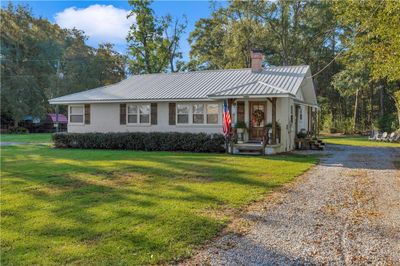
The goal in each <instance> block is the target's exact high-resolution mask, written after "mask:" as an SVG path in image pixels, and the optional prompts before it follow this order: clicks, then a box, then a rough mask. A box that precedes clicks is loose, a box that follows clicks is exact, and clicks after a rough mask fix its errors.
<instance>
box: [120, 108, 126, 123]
mask: <svg viewBox="0 0 400 266" xmlns="http://www.w3.org/2000/svg"><path fill="white" fill-rule="evenodd" d="M119 124H120V125H126V103H121V104H120V105H119Z"/></svg>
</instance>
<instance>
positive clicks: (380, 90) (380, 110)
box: [379, 85, 384, 118]
mask: <svg viewBox="0 0 400 266" xmlns="http://www.w3.org/2000/svg"><path fill="white" fill-rule="evenodd" d="M379 96H380V98H379V101H380V102H379V103H380V105H379V114H380V118H383V114H384V106H383V86H382V85H380V86H379Z"/></svg>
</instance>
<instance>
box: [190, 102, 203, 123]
mask: <svg viewBox="0 0 400 266" xmlns="http://www.w3.org/2000/svg"><path fill="white" fill-rule="evenodd" d="M193 124H204V104H193Z"/></svg>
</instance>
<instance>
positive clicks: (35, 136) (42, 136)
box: [1, 133, 51, 143]
mask: <svg viewBox="0 0 400 266" xmlns="http://www.w3.org/2000/svg"><path fill="white" fill-rule="evenodd" d="M1 141H3V142H32V143H46V142H51V133H29V134H1Z"/></svg>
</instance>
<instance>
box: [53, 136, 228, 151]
mask: <svg viewBox="0 0 400 266" xmlns="http://www.w3.org/2000/svg"><path fill="white" fill-rule="evenodd" d="M53 141H54V144H55V146H56V147H57V148H81V149H120V150H142V151H190V152H223V151H224V150H225V148H224V141H225V139H224V136H223V135H222V134H205V133H198V134H194V133H178V132H168V133H162V132H152V133H141V132H132V133H55V134H53Z"/></svg>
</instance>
